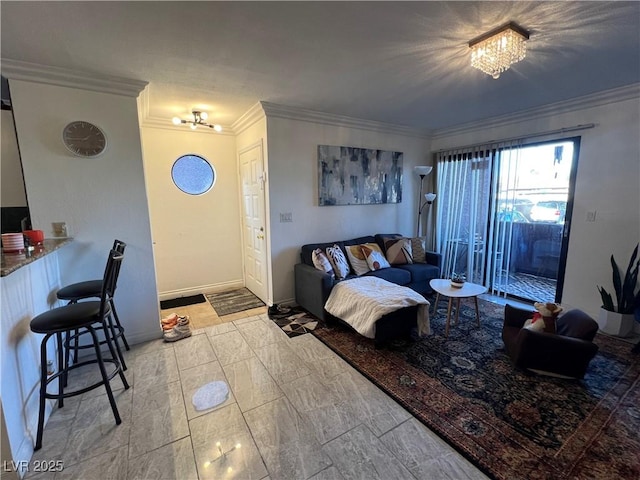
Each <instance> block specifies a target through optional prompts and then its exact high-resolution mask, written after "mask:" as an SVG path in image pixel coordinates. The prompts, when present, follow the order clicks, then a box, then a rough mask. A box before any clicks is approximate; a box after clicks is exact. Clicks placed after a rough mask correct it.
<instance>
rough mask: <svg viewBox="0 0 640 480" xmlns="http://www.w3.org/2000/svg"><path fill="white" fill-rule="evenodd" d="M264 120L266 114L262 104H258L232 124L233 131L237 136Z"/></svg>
mask: <svg viewBox="0 0 640 480" xmlns="http://www.w3.org/2000/svg"><path fill="white" fill-rule="evenodd" d="M263 118H265V112H264V110H263V109H262V105H261V103H260V102H257V103H256V104H254V105H253V106H252V107H251V108H249V110H247V111H246V112H245V113H243V114H242V115H241V116H240V118H238V119H237V120H236V121H235V122H233V123H232V124H231V129H232V130H233V131H234V132H235V133H236V135H237V134H239V133H241V132H243V131H244V130H246V129H247V128H249V127H250V126H251V125H253V124H254V123H256V122H258V121H260V120H262V119H263Z"/></svg>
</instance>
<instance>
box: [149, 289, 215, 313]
mask: <svg viewBox="0 0 640 480" xmlns="http://www.w3.org/2000/svg"><path fill="white" fill-rule="evenodd" d="M206 301H207V299H206V298H204V295H202V294H201V293H199V294H198V295H191V296H189V297H180V298H174V299H173V300H163V301H161V302H160V309H161V310H168V309H169V308H177V307H184V306H186V305H193V304H195V303H204V302H206Z"/></svg>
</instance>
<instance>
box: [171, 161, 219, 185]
mask: <svg viewBox="0 0 640 480" xmlns="http://www.w3.org/2000/svg"><path fill="white" fill-rule="evenodd" d="M171 178H172V179H173V183H175V185H176V187H178V188H179V189H180V190H182V191H183V192H184V193H188V194H189V195H202V194H203V193H207V192H208V191H209V190H211V188H212V187H213V185H214V184H215V183H216V171H215V169H214V168H213V166H212V165H211V164H210V163H209V162H207V161H206V160H205V159H204V158H202V157H201V156H199V155H192V154H190V155H183V156H182V157H180V158H178V159H177V160H176V161H175V163H174V164H173V167H172V168H171Z"/></svg>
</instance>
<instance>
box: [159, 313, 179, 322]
mask: <svg viewBox="0 0 640 480" xmlns="http://www.w3.org/2000/svg"><path fill="white" fill-rule="evenodd" d="M177 322H178V314H177V313H172V314H170V315H167V316H166V317H164V318H163V319H162V320H160V323H162V325H169V324H173V325H175V324H176V323H177Z"/></svg>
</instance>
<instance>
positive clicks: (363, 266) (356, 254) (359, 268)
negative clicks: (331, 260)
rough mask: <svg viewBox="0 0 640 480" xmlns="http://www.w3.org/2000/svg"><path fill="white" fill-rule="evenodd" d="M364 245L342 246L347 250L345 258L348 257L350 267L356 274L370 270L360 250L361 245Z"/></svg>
mask: <svg viewBox="0 0 640 480" xmlns="http://www.w3.org/2000/svg"><path fill="white" fill-rule="evenodd" d="M364 245H367V244H364ZM364 245H345V247H344V249H345V250H346V252H347V258H348V259H349V263H350V264H351V268H352V269H353V271H354V272H355V274H356V275H362V274H363V273H367V272H368V271H369V270H371V269H370V268H369V264H368V263H367V259H366V258H365V256H364V253H363V252H362V247H363V246H364ZM370 245H372V244H370Z"/></svg>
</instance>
